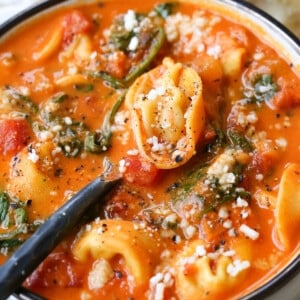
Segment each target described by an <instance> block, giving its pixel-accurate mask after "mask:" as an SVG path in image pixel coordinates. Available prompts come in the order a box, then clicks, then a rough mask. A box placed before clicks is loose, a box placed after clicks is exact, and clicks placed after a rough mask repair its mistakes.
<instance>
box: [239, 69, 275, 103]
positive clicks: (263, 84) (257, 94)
mask: <svg viewBox="0 0 300 300" xmlns="http://www.w3.org/2000/svg"><path fill="white" fill-rule="evenodd" d="M278 90H279V88H278V85H277V83H276V82H274V80H273V76H272V74H260V75H257V76H256V77H255V78H254V80H253V81H252V82H251V88H250V89H249V87H248V88H247V89H246V90H245V92H244V93H245V96H246V97H248V98H249V101H250V102H251V103H257V104H260V103H263V102H267V101H270V100H271V99H272V98H273V97H274V95H275V94H276V92H278Z"/></svg>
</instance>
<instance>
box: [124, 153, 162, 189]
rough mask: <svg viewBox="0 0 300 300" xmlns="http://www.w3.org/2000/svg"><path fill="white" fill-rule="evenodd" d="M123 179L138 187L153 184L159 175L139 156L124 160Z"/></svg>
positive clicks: (157, 171)
mask: <svg viewBox="0 0 300 300" xmlns="http://www.w3.org/2000/svg"><path fill="white" fill-rule="evenodd" d="M125 167H126V170H125V172H124V179H125V180H126V181H128V182H131V183H135V184H137V185H140V186H149V185H151V184H153V183H154V182H155V181H156V180H157V178H158V175H159V173H160V172H159V170H158V169H157V168H156V167H155V166H154V165H153V164H152V163H151V162H148V161H146V160H144V159H143V158H142V157H139V156H128V157H126V158H125Z"/></svg>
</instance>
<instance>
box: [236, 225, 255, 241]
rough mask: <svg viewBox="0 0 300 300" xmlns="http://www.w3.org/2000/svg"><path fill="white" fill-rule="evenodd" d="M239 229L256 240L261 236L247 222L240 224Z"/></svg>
mask: <svg viewBox="0 0 300 300" xmlns="http://www.w3.org/2000/svg"><path fill="white" fill-rule="evenodd" d="M239 230H240V232H242V233H243V234H244V235H245V236H246V237H248V238H250V239H251V240H256V239H258V237H259V233H258V232H257V231H256V230H254V229H252V228H251V227H249V226H248V225H246V224H242V225H241V226H240V228H239Z"/></svg>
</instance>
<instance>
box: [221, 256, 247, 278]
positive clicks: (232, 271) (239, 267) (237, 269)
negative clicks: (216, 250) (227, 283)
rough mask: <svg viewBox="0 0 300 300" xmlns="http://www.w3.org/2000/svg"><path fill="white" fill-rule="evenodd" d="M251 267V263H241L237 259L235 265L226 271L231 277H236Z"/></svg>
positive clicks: (231, 265)
mask: <svg viewBox="0 0 300 300" xmlns="http://www.w3.org/2000/svg"><path fill="white" fill-rule="evenodd" d="M249 267H250V262H249V261H248V260H244V261H241V260H239V259H236V260H234V261H233V263H231V264H229V265H228V266H227V269H226V271H227V273H228V274H229V275H230V276H232V277H235V276H237V275H238V274H239V273H240V272H241V271H243V270H246V269H248V268H249Z"/></svg>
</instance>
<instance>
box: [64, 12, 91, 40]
mask: <svg viewBox="0 0 300 300" xmlns="http://www.w3.org/2000/svg"><path fill="white" fill-rule="evenodd" d="M62 25H63V28H64V36H63V44H64V46H68V45H69V44H70V43H71V42H72V40H73V37H74V35H76V34H79V33H85V32H89V31H90V30H91V29H92V22H91V21H90V20H89V19H88V18H87V17H85V15H84V14H83V13H82V12H80V11H78V10H74V11H72V12H71V13H69V14H68V15H66V16H65V17H64V19H63V22H62Z"/></svg>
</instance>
